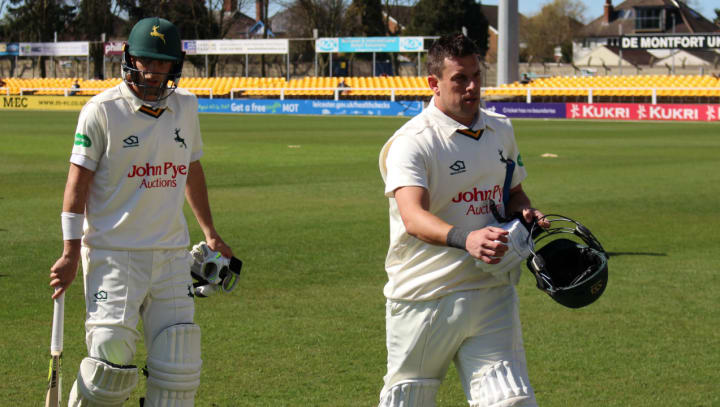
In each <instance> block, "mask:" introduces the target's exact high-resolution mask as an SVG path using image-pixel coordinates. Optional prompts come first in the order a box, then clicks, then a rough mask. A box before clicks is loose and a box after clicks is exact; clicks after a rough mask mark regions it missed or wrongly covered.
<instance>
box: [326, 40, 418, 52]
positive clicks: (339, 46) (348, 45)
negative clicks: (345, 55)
mask: <svg viewBox="0 0 720 407" xmlns="http://www.w3.org/2000/svg"><path fill="white" fill-rule="evenodd" d="M422 51H423V37H341V38H318V39H317V40H316V41H315V52H422Z"/></svg>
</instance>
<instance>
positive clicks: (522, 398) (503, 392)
mask: <svg viewBox="0 0 720 407" xmlns="http://www.w3.org/2000/svg"><path fill="white" fill-rule="evenodd" d="M470 396H471V397H472V400H470V406H471V407H510V406H517V407H519V406H523V407H531V406H534V407H537V403H536V402H535V395H534V393H533V390H532V388H531V387H530V384H529V380H528V378H527V374H526V373H524V369H513V367H512V365H511V364H510V362H508V361H506V360H503V361H500V362H497V363H495V364H493V365H490V366H487V367H486V368H485V369H483V370H481V371H480V372H479V373H477V374H475V375H473V379H472V380H471V381H470Z"/></svg>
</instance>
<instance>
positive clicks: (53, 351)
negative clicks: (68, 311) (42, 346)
mask: <svg viewBox="0 0 720 407" xmlns="http://www.w3.org/2000/svg"><path fill="white" fill-rule="evenodd" d="M64 320H65V293H63V294H62V295H61V296H59V297H58V298H56V299H55V307H54V310H53V323H52V337H51V339H50V371H49V373H48V390H47V396H46V397H45V407H60V401H61V398H62V351H63V323H64Z"/></svg>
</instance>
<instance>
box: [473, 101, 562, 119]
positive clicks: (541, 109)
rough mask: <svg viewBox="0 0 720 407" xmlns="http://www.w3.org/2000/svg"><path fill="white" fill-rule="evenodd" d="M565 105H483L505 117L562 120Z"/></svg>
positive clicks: (488, 103)
mask: <svg viewBox="0 0 720 407" xmlns="http://www.w3.org/2000/svg"><path fill="white" fill-rule="evenodd" d="M565 107H566V104H565V103H495V102H487V103H485V108H486V109H488V110H490V111H493V112H496V113H500V114H503V115H505V116H507V117H525V118H534V119H545V118H556V119H564V118H565V117H566V115H565Z"/></svg>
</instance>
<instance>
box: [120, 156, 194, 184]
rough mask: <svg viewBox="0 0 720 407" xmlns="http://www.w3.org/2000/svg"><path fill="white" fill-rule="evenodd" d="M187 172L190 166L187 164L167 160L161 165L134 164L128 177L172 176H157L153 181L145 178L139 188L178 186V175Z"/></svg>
mask: <svg viewBox="0 0 720 407" xmlns="http://www.w3.org/2000/svg"><path fill="white" fill-rule="evenodd" d="M187 173H188V168H187V166H186V165H185V164H180V165H175V164H174V163H171V162H165V163H163V164H161V165H151V164H150V163H145V165H133V166H132V168H131V169H130V172H129V173H128V174H127V177H128V178H135V177H143V178H145V177H163V176H170V179H163V178H157V179H154V180H152V181H148V180H147V179H143V180H142V183H141V184H140V186H139V187H138V188H143V187H145V188H148V189H150V188H175V187H177V182H176V180H175V178H177V176H178V175H187Z"/></svg>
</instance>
